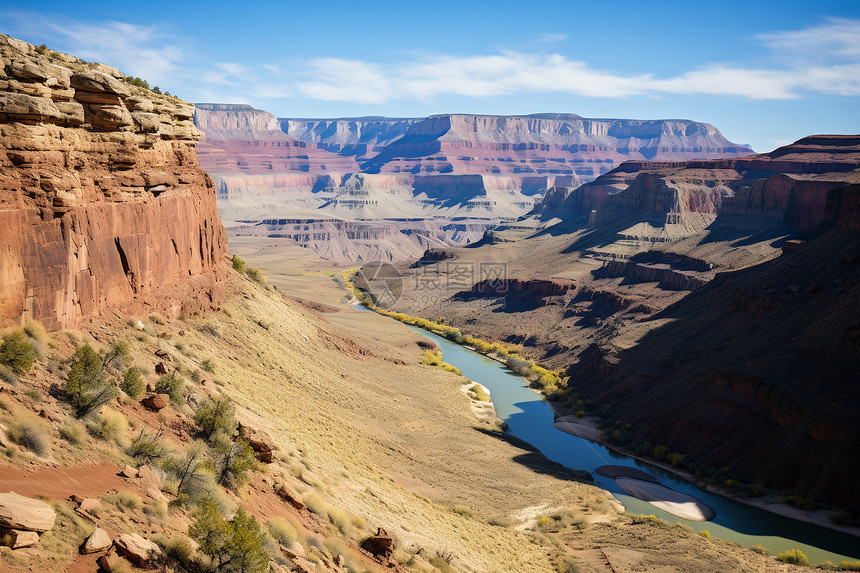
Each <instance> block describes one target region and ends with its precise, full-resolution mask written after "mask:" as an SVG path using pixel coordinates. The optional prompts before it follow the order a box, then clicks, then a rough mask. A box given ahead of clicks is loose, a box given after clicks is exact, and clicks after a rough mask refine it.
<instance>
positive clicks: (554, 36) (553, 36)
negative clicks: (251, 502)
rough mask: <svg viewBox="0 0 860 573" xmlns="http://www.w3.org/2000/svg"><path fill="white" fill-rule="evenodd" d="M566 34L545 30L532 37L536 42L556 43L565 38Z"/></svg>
mask: <svg viewBox="0 0 860 573" xmlns="http://www.w3.org/2000/svg"><path fill="white" fill-rule="evenodd" d="M567 38H568V36H567V34H559V33H556V32H545V33H543V34H540V35H539V36H538V37H537V38H535V39H534V42H535V43H536V44H557V43H558V42H564V41H565V40H567Z"/></svg>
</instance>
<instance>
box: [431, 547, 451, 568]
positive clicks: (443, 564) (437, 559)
mask: <svg viewBox="0 0 860 573" xmlns="http://www.w3.org/2000/svg"><path fill="white" fill-rule="evenodd" d="M453 558H454V557H453V555H451V554H450V553H447V552H444V551H443V552H437V554H436V555H434V556H433V557H431V558H430V559H429V561H430V565H432V566H433V567H435V568H436V569H438V570H439V571H440V573H454V568H453V567H451V561H452V560H453Z"/></svg>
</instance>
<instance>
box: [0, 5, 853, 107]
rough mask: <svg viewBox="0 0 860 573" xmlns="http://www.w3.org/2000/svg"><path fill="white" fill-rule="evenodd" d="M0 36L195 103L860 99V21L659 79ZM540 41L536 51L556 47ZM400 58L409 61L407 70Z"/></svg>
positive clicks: (140, 33) (121, 39)
mask: <svg viewBox="0 0 860 573" xmlns="http://www.w3.org/2000/svg"><path fill="white" fill-rule="evenodd" d="M0 24H3V25H4V26H6V27H11V28H12V30H10V31H14V30H26V31H28V32H30V34H29V35H30V36H37V37H43V38H45V41H46V42H48V43H50V41H51V40H54V41H60V43H61V44H62V45H64V46H69V51H71V52H73V53H75V54H76V55H78V56H81V57H83V58H86V59H90V60H98V61H106V62H108V63H111V64H113V65H116V66H117V67H119V68H120V69H122V70H123V71H125V72H126V73H130V74H133V75H140V76H141V77H144V78H146V79H148V80H149V81H150V82H151V83H160V82H164V83H163V84H162V85H164V84H166V83H168V82H169V85H170V86H171V89H173V90H174V91H176V92H177V93H180V94H181V95H183V96H184V97H186V98H189V99H194V98H197V99H198V101H199V100H200V99H202V98H204V97H205V98H206V99H208V100H213V99H222V100H223V101H238V100H243V99H248V97H249V95H253V96H256V97H259V98H265V99H278V98H310V99H315V100H321V101H340V102H351V103H356V104H377V105H381V104H386V103H389V102H392V101H403V100H413V101H420V102H432V101H434V100H436V99H438V98H441V97H445V96H466V97H473V98H489V97H493V96H505V95H516V94H534V93H559V94H569V95H577V96H586V97H602V98H625V97H631V96H659V95H663V94H677V95H709V96H717V97H736V98H747V99H754V100H787V99H798V98H803V97H806V96H809V95H811V94H824V95H839V96H854V97H856V96H860V20H851V19H835V18H831V19H827V20H825V21H824V22H822V23H820V24H817V25H814V26H811V27H808V28H805V29H802V30H789V31H777V32H769V33H766V34H760V35H757V36H755V37H753V38H751V40H752V41H754V42H756V43H758V44H759V45H760V46H761V47H762V49H763V50H764V52H763V53H762V54H760V56H759V57H757V58H756V61H757V62H759V65H757V66H756V67H752V66H749V65H744V64H737V63H731V62H723V63H718V62H714V63H710V64H705V65H703V66H701V67H699V68H696V69H689V70H681V71H679V72H678V73H676V74H675V75H671V76H658V75H656V74H655V73H653V72H652V71H650V70H647V69H643V70H641V72H639V73H619V72H616V71H614V70H609V69H599V68H596V67H594V66H592V65H591V64H589V63H588V62H586V61H583V60H579V59H574V58H571V57H569V56H567V55H564V54H560V53H546V52H543V51H538V50H535V51H522V50H519V51H501V52H498V53H487V54H477V55H467V56H459V55H458V56H454V55H449V54H437V55H431V56H428V55H426V54H424V55H421V56H415V55H413V56H411V57H410V56H403V55H402V54H401V55H400V56H399V58H400V59H398V60H396V61H388V62H383V61H367V60H359V59H349V58H334V57H332V58H310V59H295V60H291V61H266V62H212V63H205V62H204V60H203V57H202V55H200V54H195V53H194V51H193V50H191V49H190V48H189V44H188V43H187V41H185V40H183V39H181V38H180V37H179V36H170V35H169V34H167V33H165V32H164V31H163V30H162V29H160V28H158V27H155V26H141V25H135V24H128V23H123V22H105V23H102V24H85V23H81V22H75V21H69V20H66V19H58V18H50V17H46V16H41V15H37V14H32V13H27V14H25V13H20V14H14V13H13V14H3V15H0ZM564 39H566V36H565V35H564V34H559V33H545V34H542V35H540V36H539V37H538V38H537V39H536V40H535V42H536V43H541V44H550V43H558V42H561V41H563V40H564ZM404 58H406V59H404Z"/></svg>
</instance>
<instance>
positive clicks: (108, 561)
mask: <svg viewBox="0 0 860 573" xmlns="http://www.w3.org/2000/svg"><path fill="white" fill-rule="evenodd" d="M96 563H97V564H98V566H99V567H101V569H102V571H105V572H106V573H111V571H117V570H119V567H120V563H122V561H121V560H120V558H119V555H117V554H116V551H114V550H113V549H111V550H110V551H108V552H107V553H105V554H104V555H102V556H101V557H99V558H98V560H97V561H96Z"/></svg>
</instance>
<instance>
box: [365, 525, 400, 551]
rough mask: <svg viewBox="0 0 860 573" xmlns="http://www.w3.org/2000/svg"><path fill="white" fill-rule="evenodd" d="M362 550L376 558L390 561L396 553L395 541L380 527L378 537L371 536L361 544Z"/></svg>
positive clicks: (377, 532) (377, 531)
mask: <svg viewBox="0 0 860 573" xmlns="http://www.w3.org/2000/svg"><path fill="white" fill-rule="evenodd" d="M361 548H362V549H364V550H365V551H367V552H368V553H370V554H371V555H373V556H374V557H382V558H384V559H388V558H390V557H391V555H392V554H393V553H394V539H392V537H391V536H390V535H388V532H387V531H385V530H384V529H382V528H381V527H380V528H378V529H377V530H376V535H371V536H370V537H368V538H367V539H365V540H364V541H362V542H361Z"/></svg>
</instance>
